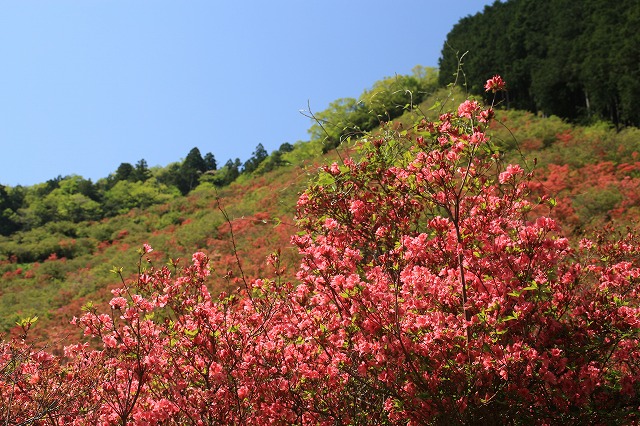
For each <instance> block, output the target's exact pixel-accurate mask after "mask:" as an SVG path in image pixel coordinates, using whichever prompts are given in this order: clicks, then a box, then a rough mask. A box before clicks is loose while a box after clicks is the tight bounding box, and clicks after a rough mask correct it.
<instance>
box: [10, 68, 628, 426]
mask: <svg viewBox="0 0 640 426" xmlns="http://www.w3.org/2000/svg"><path fill="white" fill-rule="evenodd" d="M492 80H493V82H492V83H491V84H489V83H487V87H488V90H500V89H501V88H503V87H504V83H503V82H502V80H501V79H499V78H498V77H494V79H492ZM490 81H491V80H490ZM488 111H489V110H487V109H483V107H482V106H481V105H480V104H479V103H477V102H475V101H465V102H464V103H463V104H462V105H460V107H459V108H458V113H457V114H444V115H442V116H441V117H440V120H439V121H436V122H426V121H425V122H423V123H421V124H420V125H419V126H418V127H417V129H416V130H414V131H411V132H403V133H398V132H393V131H391V130H388V129H386V131H385V132H384V136H383V137H380V138H376V139H375V143H368V142H363V143H362V144H361V146H360V147H359V152H358V154H357V159H346V160H345V161H344V162H343V164H341V165H340V166H338V165H337V164H334V165H332V166H328V167H326V168H325V170H324V172H322V173H328V174H329V175H331V178H332V182H335V183H334V184H333V185H331V186H323V185H315V184H312V185H310V187H309V189H308V190H307V191H306V192H305V194H303V195H302V196H301V197H300V199H299V202H298V205H297V217H298V224H299V227H300V231H301V232H300V233H299V234H297V235H296V236H294V237H292V242H293V243H294V244H295V246H296V247H297V248H298V250H299V252H300V254H301V256H302V261H301V264H300V267H299V269H298V271H297V282H295V283H292V282H287V281H284V280H282V277H281V272H282V270H281V268H280V266H279V256H278V255H277V254H274V255H273V256H271V257H270V258H269V264H270V265H271V266H273V267H274V271H275V272H274V276H273V277H272V278H271V279H268V278H266V277H263V278H262V279H257V280H254V281H253V282H252V283H251V284H250V285H249V286H248V287H247V288H246V290H245V291H243V292H239V293H234V294H231V295H227V294H222V295H218V296H216V295H212V294H211V293H210V291H209V288H210V287H209V284H210V283H211V280H213V279H215V278H214V274H211V269H210V266H209V259H208V258H207V256H206V255H205V254H204V253H200V252H199V253H196V254H194V255H193V257H192V259H191V264H190V265H189V266H187V267H185V268H184V269H182V270H178V271H176V272H173V271H171V270H170V269H169V268H167V267H162V268H154V267H150V268H149V269H147V270H141V272H140V275H139V277H138V279H137V280H136V281H135V282H131V283H127V284H126V285H123V286H121V287H120V288H118V289H116V290H115V291H114V292H113V295H114V297H113V298H112V300H111V302H110V304H109V305H110V306H109V307H110V312H109V313H101V312H100V311H99V310H98V309H97V308H95V307H88V308H87V310H86V312H85V313H84V315H83V316H81V317H80V318H77V319H75V323H76V324H77V325H78V326H79V327H81V328H82V329H83V330H84V334H85V335H86V336H87V337H89V338H92V339H93V340H91V342H92V343H90V344H89V343H83V344H75V345H70V346H68V347H67V348H66V349H65V359H66V363H65V362H63V359H61V358H58V357H55V356H53V355H50V354H48V353H47V352H46V351H42V350H38V349H36V348H34V347H32V346H30V345H28V344H27V343H26V342H25V341H24V340H20V339H17V340H13V341H7V342H5V343H3V344H2V345H1V346H0V372H2V375H0V399H1V400H2V401H4V402H0V410H3V411H0V414H1V415H2V418H3V419H5V418H10V419H12V420H11V421H12V422H13V423H11V424H20V423H23V424H24V423H26V422H29V421H32V422H40V423H38V424H52V425H53V424H55V425H62V424H72V425H134V424H135V425H184V424H189V425H210V424H251V425H273V424H287V425H289V424H292V425H336V424H367V425H369V424H371V425H373V424H376V425H377V424H389V425H420V424H437V423H443V424H504V423H511V424H523V423H532V424H625V423H626V424H634V423H637V422H638V421H640V417H639V415H638V412H639V411H638V407H639V406H640V350H639V349H640V348H639V342H640V341H639V338H640V305H639V300H640V298H639V296H640V294H639V293H638V283H639V282H640V242H639V241H638V238H637V237H636V236H634V235H632V234H629V235H627V236H625V237H623V238H614V237H613V236H612V235H605V234H603V235H600V236H596V237H594V238H591V239H584V240H582V241H581V242H580V244H579V246H577V247H575V248H574V246H573V244H571V243H570V242H569V241H568V240H567V239H566V238H564V237H563V235H562V232H561V228H560V226H559V225H558V224H557V223H556V222H555V221H553V220H551V219H549V218H546V217H533V216H532V214H531V211H532V206H533V203H534V201H533V200H530V199H529V197H528V196H529V192H528V188H529V187H530V186H529V179H531V174H530V173H526V172H525V170H524V169H523V168H522V167H521V166H519V165H507V166H506V167H502V166H501V162H500V161H496V160H499V158H498V157H496V154H493V150H492V149H491V146H490V144H491V139H490V137H489V136H488V135H487V134H486V133H485V130H486V125H487V121H488V120H489V119H490V118H491V116H492V113H489V112H488ZM400 147H402V151H399V149H400ZM150 251H151V247H150V246H148V245H145V246H144V248H143V250H142V251H141V256H144V255H146V254H147V253H149V252H150ZM9 366H11V367H9ZM34 419H35V420H34Z"/></svg>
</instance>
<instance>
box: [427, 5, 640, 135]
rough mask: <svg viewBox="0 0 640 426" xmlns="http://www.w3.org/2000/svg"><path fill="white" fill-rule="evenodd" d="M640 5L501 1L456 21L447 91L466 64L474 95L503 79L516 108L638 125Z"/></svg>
mask: <svg viewBox="0 0 640 426" xmlns="http://www.w3.org/2000/svg"><path fill="white" fill-rule="evenodd" d="M638 27H640V5H638V2H637V1H634V0H621V1H616V2H608V1H603V0H585V1H569V0H546V1H536V0H510V1H505V2H499V1H496V2H495V3H494V4H493V5H492V6H487V7H485V10H484V12H483V13H479V14H477V15H474V16H468V17H466V18H464V19H462V20H461V21H460V22H458V23H457V24H456V25H455V26H454V28H453V29H452V30H451V32H449V34H448V35H447V39H446V41H445V43H444V47H443V49H442V56H441V58H440V77H439V81H440V83H441V84H447V83H451V82H452V81H453V80H452V79H453V78H454V76H455V75H457V69H458V66H459V59H460V58H461V57H462V56H464V57H463V58H462V66H463V70H464V75H465V76H466V82H467V84H468V89H469V91H470V92H471V93H474V94H476V95H479V94H481V93H482V90H483V89H482V83H481V82H483V81H485V80H487V79H488V78H491V76H493V75H494V74H498V73H500V75H502V76H503V78H504V79H505V80H507V81H508V82H509V91H508V92H507V94H505V99H504V100H505V103H506V104H507V105H508V106H510V107H512V108H518V109H523V110H527V111H531V112H534V113H541V114H544V115H556V116H558V117H562V118H566V119H570V120H578V121H580V122H589V121H593V120H598V119H604V120H607V121H610V122H612V123H614V124H616V125H633V126H639V125H640V112H639V111H638V108H637V105H636V104H637V102H638V99H640V67H638V64H639V63H640V47H639V46H640V35H639V33H638V31H637V30H636V29H637V28H638Z"/></svg>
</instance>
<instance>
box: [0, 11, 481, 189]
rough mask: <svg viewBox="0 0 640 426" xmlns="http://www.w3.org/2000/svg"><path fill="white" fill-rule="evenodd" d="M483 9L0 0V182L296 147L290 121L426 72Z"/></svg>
mask: <svg viewBox="0 0 640 426" xmlns="http://www.w3.org/2000/svg"><path fill="white" fill-rule="evenodd" d="M491 3H493V0H449V1H446V2H441V1H431V0H422V1H419V0H398V1H394V2H389V1H379V0H340V1H336V0H323V1H313V0H306V1H305V0H296V1H294V0H273V1H257V0H256V1H243V0H236V1H218V0H207V1H205V0H185V1H168V0H153V1H151V0H128V1H125V0H77V1H68V0H56V1H53V0H48V1H36V0H31V1H28V0H21V1H4V0H3V1H0V58H1V62H0V183H1V184H5V185H9V186H15V185H18V184H20V185H33V184H35V183H40V182H45V181H46V180H48V179H51V178H53V177H56V176H58V175H62V176H66V175H70V174H78V175H81V176H83V177H85V178H91V179H92V180H93V181H96V180H97V179H99V178H101V177H106V176H107V175H108V174H109V173H111V172H113V171H115V169H116V168H117V167H118V165H119V164H120V163H122V162H129V163H131V164H135V163H136V162H137V161H138V160H139V159H141V158H144V159H145V160H147V163H148V164H149V165H150V166H155V165H160V166H165V165H167V164H168V163H170V162H173V161H178V160H180V159H182V158H184V157H185V156H186V154H187V153H188V152H189V150H190V149H191V148H193V147H198V148H199V149H200V151H201V152H202V154H203V155H204V154H205V153H206V152H212V153H213V154H214V155H215V157H216V159H217V161H218V164H219V165H222V164H224V163H225V162H226V161H227V160H228V159H229V158H236V157H238V158H240V159H241V160H242V161H245V160H246V159H248V158H249V157H250V156H251V154H252V152H253V151H254V148H255V147H256V145H257V144H258V143H262V144H263V145H264V147H265V148H266V149H267V151H269V152H271V151H272V150H274V149H277V148H278V147H279V146H280V145H281V144H282V143H284V142H289V143H295V142H296V141H298V140H307V139H308V134H307V129H308V128H309V127H310V125H311V123H310V121H309V120H308V119H307V118H305V117H304V116H302V115H301V114H300V112H299V111H300V110H306V109H307V102H309V104H310V105H311V108H312V109H313V110H315V111H320V110H322V109H324V108H326V107H327V106H328V104H329V103H330V102H331V101H333V100H335V99H338V98H342V97H358V95H360V93H362V91H363V90H364V89H367V88H369V87H371V85H372V84H373V83H374V82H375V81H376V80H379V79H382V78H383V77H387V76H392V75H394V74H409V73H410V72H411V69H412V68H413V67H414V66H415V65H423V66H437V64H438V58H439V57H440V51H441V49H442V44H443V42H444V39H445V37H446V34H447V33H448V32H449V30H450V29H451V28H452V26H453V25H454V24H455V23H456V22H458V20H459V19H460V18H462V17H464V16H467V15H472V14H475V13H477V12H480V11H482V10H483V8H484V6H485V5H488V4H491Z"/></svg>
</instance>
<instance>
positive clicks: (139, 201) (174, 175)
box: [0, 143, 293, 236]
mask: <svg viewBox="0 0 640 426" xmlns="http://www.w3.org/2000/svg"><path fill="white" fill-rule="evenodd" d="M292 149H293V146H292V145H291V144H289V143H284V144H282V145H281V146H280V148H279V149H278V150H276V151H274V152H272V153H271V155H269V154H268V153H267V151H266V150H265V148H264V147H263V146H262V144H258V146H257V147H256V149H255V151H254V152H253V155H252V156H251V158H249V159H248V160H247V161H245V162H244V163H242V162H241V161H240V159H238V158H236V159H235V160H229V161H227V163H226V164H224V165H223V166H222V167H220V168H219V167H218V164H217V162H216V159H215V157H214V155H213V154H212V153H210V152H209V153H206V154H205V155H204V156H202V154H201V153H200V150H199V149H198V148H193V149H191V151H189V153H188V154H187V156H186V157H185V158H184V160H182V161H180V162H175V163H172V164H169V165H168V166H166V167H154V168H149V167H148V165H147V162H146V161H145V160H144V159H141V160H140V161H138V162H137V163H136V164H135V165H132V164H130V163H121V164H120V166H119V167H118V168H117V170H116V171H115V172H113V173H111V174H110V175H109V176H108V177H106V178H102V179H99V180H98V181H97V182H95V183H94V182H92V181H91V179H85V178H83V177H81V176H77V175H70V176H65V177H62V176H58V177H56V178H53V179H50V180H48V181H47V182H45V183H40V184H36V185H32V186H28V187H25V186H20V185H18V186H15V187H8V186H4V185H0V235H5V236H8V235H12V234H14V233H16V232H18V231H29V230H32V229H35V228H38V227H41V226H43V225H45V224H48V223H52V222H57V223H71V224H73V223H79V222H83V221H95V220H100V219H103V218H106V217H112V216H115V215H118V214H123V213H126V212H128V211H129V210H131V209H133V208H146V207H149V206H151V205H154V204H159V203H164V202H167V201H169V200H171V199H173V198H175V197H178V196H180V195H186V194H188V193H189V192H190V191H192V190H193V189H194V188H196V187H197V186H198V185H200V184H201V183H209V184H211V185H214V186H216V187H223V186H226V185H229V184H230V183H231V182H233V181H235V180H236V179H237V178H238V177H239V176H240V175H241V174H249V173H256V172H265V171H269V170H271V169H273V168H274V167H277V166H279V165H281V164H282V163H283V161H282V154H283V153H285V152H288V151H291V150H292Z"/></svg>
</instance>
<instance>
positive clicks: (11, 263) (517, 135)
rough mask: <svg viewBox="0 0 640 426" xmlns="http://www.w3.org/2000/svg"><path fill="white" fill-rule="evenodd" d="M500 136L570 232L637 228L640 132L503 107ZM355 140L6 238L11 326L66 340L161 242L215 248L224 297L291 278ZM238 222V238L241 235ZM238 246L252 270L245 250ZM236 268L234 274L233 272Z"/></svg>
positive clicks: (168, 254) (6, 310)
mask: <svg viewBox="0 0 640 426" xmlns="http://www.w3.org/2000/svg"><path fill="white" fill-rule="evenodd" d="M448 96H449V92H448V91H447V90H440V91H436V92H435V93H434V94H433V95H432V96H429V97H428V99H425V100H424V101H423V102H422V103H421V104H419V105H414V107H413V108H412V110H411V111H406V112H405V113H404V115H402V116H400V117H398V118H397V123H402V124H398V125H403V126H407V127H410V126H411V125H412V123H415V122H416V121H417V119H418V118H419V117H420V116H421V115H423V114H425V115H427V116H429V115H431V116H433V115H437V111H438V109H437V108H436V109H433V108H432V107H433V106H434V105H438V104H439V103H440V107H439V108H442V107H443V105H442V102H443V101H446V102H451V104H453V103H455V102H456V101H457V99H456V98H458V99H461V96H462V94H461V93H456V94H455V95H454V96H453V97H452V98H451V99H447V97H448ZM491 132H492V133H493V140H494V143H496V144H497V148H498V149H500V150H501V151H502V152H503V154H504V158H505V161H508V162H515V163H519V164H522V165H523V167H525V168H526V169H527V170H533V171H534V173H535V176H536V178H535V180H534V187H533V189H534V191H538V192H540V193H542V192H545V193H550V194H552V195H554V196H555V198H556V200H557V204H558V207H557V208H555V209H554V210H552V211H551V215H552V216H556V217H559V218H562V219H563V223H564V224H565V225H566V226H567V229H566V231H568V232H569V233H572V234H575V235H583V234H585V233H588V232H589V231H591V230H593V229H598V228H601V227H602V226H604V225H609V226H614V227H616V228H617V229H623V228H624V227H625V226H635V225H636V224H635V223H634V218H635V217H637V214H638V209H639V208H640V196H639V195H638V194H640V191H638V189H639V188H640V161H638V153H639V152H640V131H639V130H638V129H636V128H627V129H624V130H623V131H620V132H618V131H616V130H615V129H613V128H612V127H611V126H608V125H607V124H606V123H599V124H595V125H591V126H586V127H585V126H577V125H572V124H568V123H566V122H564V121H562V120H560V119H558V118H556V117H549V118H542V117H536V116H534V115H533V114H531V113H527V112H521V111H517V110H499V111H498V112H497V120H496V121H495V122H494V124H493V126H492V128H491ZM349 144H350V142H345V143H343V144H342V145H341V146H340V148H338V150H333V151H329V152H328V153H326V154H321V153H320V146H321V144H320V143H319V141H316V142H310V143H299V144H297V145H296V147H295V149H293V150H292V151H291V152H289V153H287V154H286V156H285V159H286V162H287V164H286V165H282V166H280V167H276V168H274V169H273V170H271V171H268V172H265V173H254V174H243V175H242V176H241V177H240V178H239V179H237V181H235V182H234V183H232V184H231V185H229V186H225V187H216V186H215V185H214V184H212V183H210V182H207V181H204V182H202V183H201V184H200V185H199V186H198V187H197V188H195V189H194V190H193V191H191V192H190V193H189V194H188V195H185V196H175V197H173V198H172V199H171V200H169V201H167V202H164V203H160V204H156V205H152V206H149V207H147V208H134V209H131V210H129V211H128V212H126V213H125V214H120V215H116V216H114V217H108V218H104V219H101V220H99V221H82V222H79V223H76V224H73V223H69V222H50V223H47V224H46V225H44V226H42V227H37V228H34V229H32V230H30V231H26V232H18V233H15V234H13V235H11V236H8V237H2V238H1V239H0V253H4V258H3V260H2V261H1V264H0V274H1V276H2V281H1V284H0V310H1V311H2V312H3V315H2V317H1V318H0V321H1V323H0V329H2V330H8V329H9V328H11V327H14V326H15V324H16V322H17V321H18V320H19V319H20V318H24V317H31V316H38V317H39V324H38V326H37V327H35V329H34V331H35V335H36V336H38V337H41V338H43V339H45V340H55V339H58V338H59V337H60V336H64V335H65V334H66V333H77V332H78V331H77V330H76V329H75V328H72V327H69V326H68V322H69V320H70V319H71V318H72V317H73V316H77V315H78V314H79V313H80V311H81V307H82V306H83V305H84V304H85V303H87V302H89V301H93V302H95V303H98V304H99V303H103V304H104V303H105V302H106V301H107V300H108V298H109V297H110V296H111V295H110V293H109V292H108V290H109V289H110V288H112V287H113V286H114V285H117V284H118V279H117V276H116V275H114V274H113V273H112V272H110V271H112V270H113V269H114V267H115V268H120V267H122V268H123V272H124V275H125V276H127V277H128V276H133V275H135V274H136V273H137V269H136V266H135V265H136V262H137V259H138V253H137V250H138V249H139V247H141V245H142V244H143V243H148V244H150V245H151V246H152V247H154V252H153V253H152V255H151V258H152V259H153V260H154V263H155V264H157V265H162V264H165V263H167V262H168V261H169V259H178V258H179V259H183V260H182V263H181V264H184V262H185V259H189V258H190V255H191V253H193V252H195V251H198V250H201V251H204V252H205V253H207V254H208V255H209V256H210V257H211V259H212V261H213V267H214V274H215V276H216V277H217V279H215V280H213V281H212V283H213V284H212V285H213V286H214V288H213V289H212V290H213V291H214V292H220V291H223V290H224V291H230V290H234V289H236V288H237V287H239V286H241V279H242V274H243V273H244V275H245V276H246V277H247V278H256V277H259V276H261V273H262V271H263V268H264V262H265V259H266V257H267V255H268V254H270V253H271V252H273V251H275V250H280V251H281V252H282V259H283V261H284V265H285V266H286V267H287V271H288V273H289V274H290V275H289V276H290V278H293V274H294V273H293V271H295V270H296V266H297V262H298V256H297V253H296V250H295V249H294V248H292V247H291V246H290V244H289V238H290V236H291V235H293V234H295V233H296V231H297V230H296V227H295V226H294V213H295V212H294V210H295V209H294V208H295V203H296V199H297V197H298V196H299V194H300V193H301V192H302V191H303V190H304V189H305V187H306V186H307V185H308V182H309V179H313V176H314V175H315V174H316V170H317V168H318V167H319V166H320V165H322V164H328V163H330V162H332V161H334V160H337V159H338V158H339V157H341V156H343V155H344V151H345V149H348V147H349ZM230 225H232V226H233V237H234V238H233V240H232V238H231V234H230V232H229V231H230ZM233 243H235V246H236V249H237V254H238V257H239V259H240V261H241V267H242V271H241V270H239V268H238V262H237V259H236V257H235V255H234V250H233ZM46 247H52V249H50V250H51V252H50V253H48V254H47V253H46V252H45V254H46V257H45V260H43V261H31V262H25V261H20V260H19V259H17V256H16V255H15V254H13V255H12V254H10V253H11V250H14V251H15V250H18V249H19V250H22V251H30V250H33V251H37V250H44V249H45V248H46ZM229 271H232V273H231V274H230V273H229Z"/></svg>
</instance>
